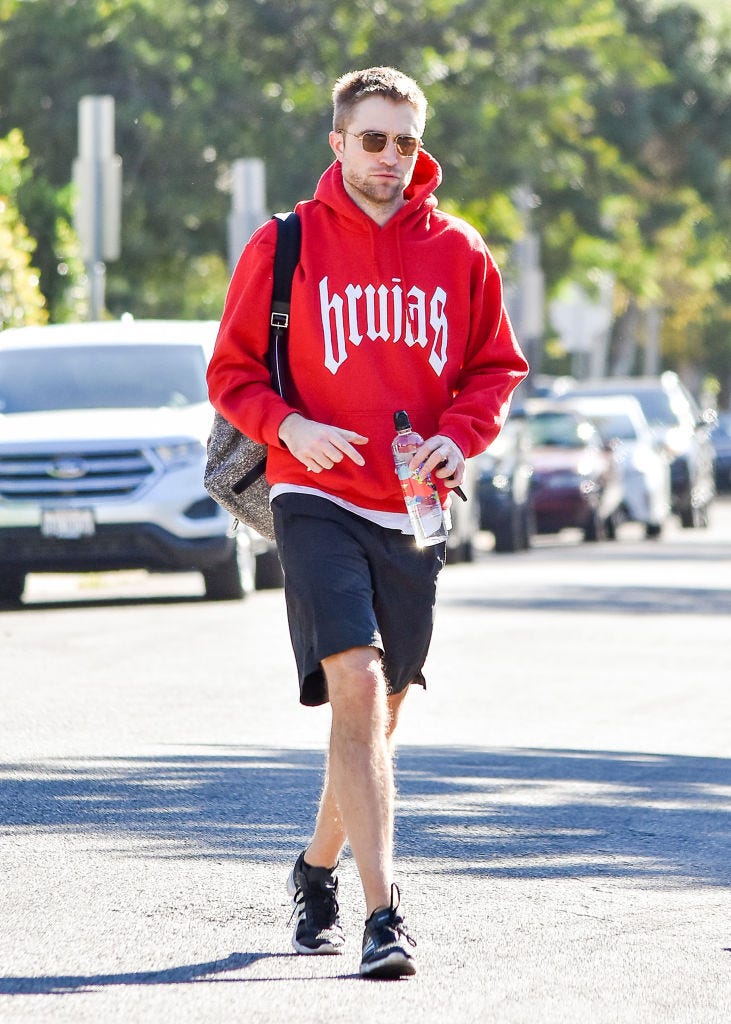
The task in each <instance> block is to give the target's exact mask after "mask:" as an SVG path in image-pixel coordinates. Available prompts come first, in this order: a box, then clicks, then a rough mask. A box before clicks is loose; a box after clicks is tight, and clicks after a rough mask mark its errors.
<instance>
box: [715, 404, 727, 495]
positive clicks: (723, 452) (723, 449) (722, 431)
mask: <svg viewBox="0 0 731 1024" xmlns="http://www.w3.org/2000/svg"><path fill="white" fill-rule="evenodd" d="M711 444H712V445H713V472H714V476H715V479H716V490H717V491H723V492H729V491H731V412H720V413H718V415H717V417H716V423H715V425H714V426H713V428H712V430H711Z"/></svg>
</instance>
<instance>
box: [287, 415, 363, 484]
mask: <svg viewBox="0 0 731 1024" xmlns="http://www.w3.org/2000/svg"><path fill="white" fill-rule="evenodd" d="M279 437H280V440H281V441H282V442H283V443H284V444H285V445H286V446H287V448H288V449H289V450H290V452H291V453H292V455H294V457H295V458H296V459H299V461H300V462H301V463H302V464H303V465H304V466H307V468H308V469H309V470H311V471H312V472H313V473H321V472H322V471H323V469H332V468H333V466H334V465H336V463H338V462H342V461H343V457H344V456H346V455H347V457H348V458H349V459H351V460H352V461H353V462H354V463H355V464H356V466H364V465H365V459H364V458H363V456H362V455H361V454H360V452H359V451H358V450H357V449H356V448H354V447H353V445H356V444H368V438H367V437H363V435H362V434H356V433H355V431H353V430H345V429H344V428H343V427H333V426H331V425H329V424H327V423H318V422H317V421H316V420H308V419H306V418H305V417H304V416H302V415H301V414H300V413H298V412H292V413H290V414H289V416H286V417H285V418H284V419H283V420H282V422H281V424H280V426H279Z"/></svg>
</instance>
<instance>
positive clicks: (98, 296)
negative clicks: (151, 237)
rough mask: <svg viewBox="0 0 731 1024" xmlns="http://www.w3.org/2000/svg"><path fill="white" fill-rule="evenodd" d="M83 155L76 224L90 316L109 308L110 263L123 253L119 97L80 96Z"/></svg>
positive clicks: (77, 168)
mask: <svg viewBox="0 0 731 1024" xmlns="http://www.w3.org/2000/svg"><path fill="white" fill-rule="evenodd" d="M78 110H79V115H78V117H79V153H78V157H77V158H76V160H74V164H73V182H74V185H75V187H76V205H75V208H74V228H75V230H76V234H77V235H78V238H79V243H80V245H81V256H82V259H83V260H84V264H85V266H86V278H87V287H88V294H89V316H88V318H89V319H90V320H99V319H100V318H101V317H102V315H103V313H104V308H105V298H104V295H105V287H106V264H105V260H116V259H118V258H119V253H120V228H121V208H122V158H121V157H119V156H117V155H116V154H115V152H114V99H113V97H112V96H82V98H81V99H80V100H79V108H78Z"/></svg>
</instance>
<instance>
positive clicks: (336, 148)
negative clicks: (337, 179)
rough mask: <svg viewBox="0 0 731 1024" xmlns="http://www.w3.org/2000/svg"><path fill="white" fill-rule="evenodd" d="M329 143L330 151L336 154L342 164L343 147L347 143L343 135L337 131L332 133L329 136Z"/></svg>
mask: <svg viewBox="0 0 731 1024" xmlns="http://www.w3.org/2000/svg"><path fill="white" fill-rule="evenodd" d="M328 142H329V143H330V149H331V150H332V151H333V153H334V154H335V157H336V159H338V160H340V162H341V163H342V160H343V146H344V144H345V143H344V140H343V136H342V135H341V133H340V132H336V131H332V132H330V135H329V136H328Z"/></svg>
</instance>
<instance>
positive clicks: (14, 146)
mask: <svg viewBox="0 0 731 1024" xmlns="http://www.w3.org/2000/svg"><path fill="white" fill-rule="evenodd" d="M27 156H28V150H27V149H26V147H25V145H24V143H23V136H22V135H21V133H20V131H19V130H18V129H15V130H13V131H11V132H10V133H9V135H8V136H7V137H6V138H4V139H0V329H2V328H5V327H22V326H24V325H25V324H42V323H45V322H46V318H47V314H46V309H45V301H44V298H43V295H42V293H41V290H40V282H39V278H38V271H37V270H36V269H35V268H34V267H33V266H32V263H31V260H32V256H33V251H34V249H35V247H36V245H35V241H34V240H33V239H32V238H31V237H30V235H29V233H28V229H27V228H26V226H25V224H24V222H23V218H22V217H21V216H20V214H19V212H18V208H17V205H16V201H17V194H18V189H19V187H20V183H21V180H22V176H23V170H22V165H23V161H24V160H25V159H26V158H27Z"/></svg>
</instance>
